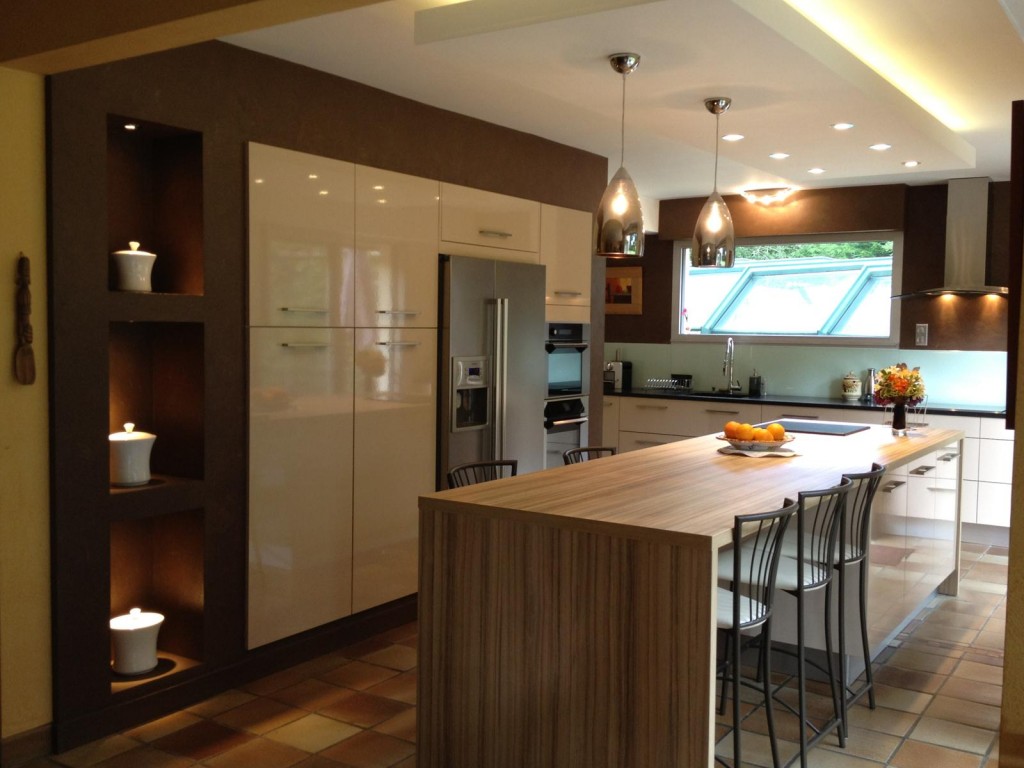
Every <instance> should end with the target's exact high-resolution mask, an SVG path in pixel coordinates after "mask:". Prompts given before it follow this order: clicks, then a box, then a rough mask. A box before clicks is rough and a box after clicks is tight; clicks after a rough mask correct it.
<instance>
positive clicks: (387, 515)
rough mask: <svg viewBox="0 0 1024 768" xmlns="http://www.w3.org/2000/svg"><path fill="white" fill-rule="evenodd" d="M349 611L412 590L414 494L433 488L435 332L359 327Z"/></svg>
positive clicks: (415, 520)
mask: <svg viewBox="0 0 1024 768" xmlns="http://www.w3.org/2000/svg"><path fill="white" fill-rule="evenodd" d="M355 361H356V371H355V374H356V385H355V393H356V397H355V445H356V450H355V456H354V462H355V465H354V466H355V481H354V483H355V484H354V506H353V510H354V514H353V543H354V551H353V558H354V562H353V581H352V584H353V586H352V609H353V611H354V612H358V611H362V610H365V609H366V608H372V607H373V606H375V605H380V604H382V603H385V602H388V601H389V600H394V599H396V598H399V597H404V596H405V595H410V594H412V593H414V592H416V590H417V573H418V570H417V562H418V560H417V545H418V530H419V511H418V508H417V498H418V497H419V496H420V495H421V494H426V493H432V492H433V491H434V445H435V443H434V430H435V422H436V410H437V400H436V383H435V382H436V378H437V377H436V375H435V370H436V364H437V332H436V330H435V329H433V328H395V329H371V328H359V329H357V330H356V355H355Z"/></svg>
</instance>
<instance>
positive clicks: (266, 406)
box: [247, 328, 353, 648]
mask: <svg viewBox="0 0 1024 768" xmlns="http://www.w3.org/2000/svg"><path fill="white" fill-rule="evenodd" d="M352 356H353V332H352V330H351V329H346V328H343V329H329V328H253V329H251V330H250V332H249V404H250V405H249V578H248V590H249V618H248V634H247V646H248V647H249V648H255V647H257V646H260V645H264V644H266V643H270V642H273V641H274V640H280V639H281V638H283V637H288V636H289V635H294V634H296V633H298V632H303V631H305V630H307V629H312V628H313V627H317V626H320V625H321V624H326V623H328V622H330V621H335V620H336V619H340V618H342V617H344V616H348V615H349V614H350V613H351V612H352V430H353V414H352Z"/></svg>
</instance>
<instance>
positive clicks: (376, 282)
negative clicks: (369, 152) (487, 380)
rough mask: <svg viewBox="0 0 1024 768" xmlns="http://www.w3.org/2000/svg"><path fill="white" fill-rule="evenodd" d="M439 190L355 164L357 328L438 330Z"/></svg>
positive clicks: (433, 183) (436, 186)
mask: <svg viewBox="0 0 1024 768" xmlns="http://www.w3.org/2000/svg"><path fill="white" fill-rule="evenodd" d="M439 188H440V185H439V183H438V182H436V181H431V180H430V179H422V178H419V177H416V176H407V175H405V174H401V173H393V172H391V171H382V170H380V169H378V168H367V167H366V166H362V165H360V166H356V222H355V231H356V259H355V284H356V296H355V317H356V322H355V324H356V326H359V327H363V328H374V327H377V328H430V327H436V326H437V239H438V194H439Z"/></svg>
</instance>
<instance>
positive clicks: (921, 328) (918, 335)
mask: <svg viewBox="0 0 1024 768" xmlns="http://www.w3.org/2000/svg"><path fill="white" fill-rule="evenodd" d="M914 343H915V344H917V346H919V347H927V346H928V323H918V324H917V326H916V328H915V331H914Z"/></svg>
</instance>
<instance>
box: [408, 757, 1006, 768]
mask: <svg viewBox="0 0 1024 768" xmlns="http://www.w3.org/2000/svg"><path fill="white" fill-rule="evenodd" d="M394 768H416V755H410V756H409V757H407V758H405V760H403V761H402V762H400V763H395V766H394ZM986 768H987V766H986ZM996 768H999V767H998V766H996Z"/></svg>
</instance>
